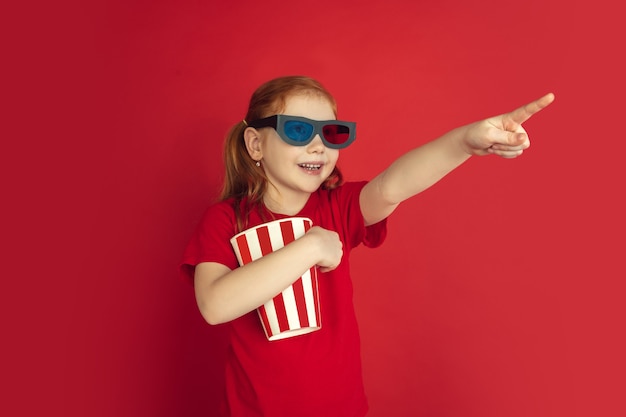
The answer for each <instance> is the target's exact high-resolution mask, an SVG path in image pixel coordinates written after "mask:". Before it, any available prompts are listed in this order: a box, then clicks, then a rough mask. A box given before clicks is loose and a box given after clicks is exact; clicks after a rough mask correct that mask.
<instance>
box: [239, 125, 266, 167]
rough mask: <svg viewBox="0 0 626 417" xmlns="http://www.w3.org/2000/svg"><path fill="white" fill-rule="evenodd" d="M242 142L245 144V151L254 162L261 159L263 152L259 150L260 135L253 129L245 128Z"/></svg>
mask: <svg viewBox="0 0 626 417" xmlns="http://www.w3.org/2000/svg"><path fill="white" fill-rule="evenodd" d="M243 140H244V142H245V143H246V149H247V150H248V154H249V155H250V158H252V159H253V160H255V161H260V160H261V159H263V151H262V150H261V141H262V138H261V134H260V133H259V131H258V130H256V129H255V128H253V127H247V128H246V130H244V131H243Z"/></svg>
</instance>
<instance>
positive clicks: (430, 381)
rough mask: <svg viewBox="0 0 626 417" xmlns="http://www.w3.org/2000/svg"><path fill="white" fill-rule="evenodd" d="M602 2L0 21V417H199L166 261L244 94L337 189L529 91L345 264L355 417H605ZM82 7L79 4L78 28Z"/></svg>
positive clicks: (144, 9) (609, 266)
mask: <svg viewBox="0 0 626 417" xmlns="http://www.w3.org/2000/svg"><path fill="white" fill-rule="evenodd" d="M617 3H618V2H617V1H613V2H611V1H609V0H598V1H595V2H593V4H589V3H588V2H582V1H568V2H560V1H557V0H541V1H540V0H535V1H526V2H523V3H522V2H502V1H492V0H487V1H485V0H481V1H459V0H456V1H455V0H442V1H408V0H407V1H399V0H388V1H384V2H378V1H372V2H362V1H344V2H341V1H336V0H335V1H328V0H320V1H317V2H315V3H311V4H304V3H299V2H279V1H275V0H268V1H263V2H258V1H233V2H228V3H227V2H217V1H169V0H163V1H124V2H122V1H107V2H104V1H99V2H75V3H72V2H62V3H59V2H46V3H45V4H38V5H35V4H29V3H25V2H22V3H20V5H19V6H18V5H13V6H7V9H6V10H5V12H3V20H5V21H4V22H3V24H2V25H1V27H2V29H1V30H2V33H1V35H2V38H3V44H4V46H3V50H4V53H3V54H4V61H5V63H4V64H3V69H2V79H3V91H4V92H3V95H4V99H3V101H4V102H5V106H6V108H5V109H4V111H3V116H2V118H3V119H4V121H3V123H2V125H3V128H2V131H3V132H4V133H3V134H2V136H3V139H2V143H3V151H2V152H1V154H2V160H3V162H2V164H1V165H2V166H1V167H0V169H1V170H2V178H3V179H2V184H3V185H2V188H3V194H4V195H5V197H4V201H5V203H4V204H3V215H2V223H3V224H2V230H3V241H5V249H4V251H3V255H2V264H1V266H2V277H3V282H4V283H5V284H4V288H5V290H3V298H5V300H4V301H3V303H2V309H3V312H2V323H3V324H2V327H3V333H4V336H3V343H2V344H3V345H4V346H3V351H4V353H3V355H2V358H3V365H2V368H3V380H5V382H6V383H7V384H8V385H9V388H8V390H5V392H4V394H3V395H5V396H6V397H5V398H3V399H2V402H1V404H2V405H0V409H6V410H10V412H9V413H8V414H7V413H6V412H4V411H3V412H2V414H3V415H12V416H17V415H40V414H44V415H63V416H210V415H212V410H213V409H214V408H215V404H216V401H217V399H218V398H219V395H220V389H221V379H220V378H221V367H222V358H223V352H224V342H223V335H224V329H223V327H220V326H218V327H210V326H209V325H208V324H206V323H204V322H203V320H202V318H201V317H200V314H199V313H198V311H197V308H196V306H195V301H194V298H193V293H192V289H191V288H190V287H189V286H187V285H185V284H183V283H182V282H181V281H180V280H179V279H178V277H177V264H178V262H179V260H180V257H181V255H182V251H183V249H184V246H185V244H186V242H187V240H188V239H189V237H190V235H191V233H192V231H193V229H194V227H195V225H196V223H197V221H198V220H199V218H200V215H201V214H202V212H203V210H204V209H205V207H206V206H207V205H208V204H210V202H211V201H212V200H213V198H215V196H216V194H217V191H218V188H219V184H220V181H221V175H222V163H221V156H220V148H221V143H222V140H223V137H224V134H225V132H226V130H227V129H228V128H229V127H230V126H231V125H232V124H234V123H236V122H237V121H238V120H240V119H241V118H242V117H243V115H244V113H245V110H246V105H247V100H248V98H249V96H250V94H251V93H252V91H253V90H254V89H255V88H256V87H257V86H258V85H259V84H260V83H262V82H264V81H266V80H268V79H269V78H272V77H275V76H280V75H286V74H306V75H310V76H313V77H315V78H318V79H319V80H321V81H322V82H323V83H324V84H325V85H326V86H327V87H328V88H329V89H330V91H331V92H333V93H334V95H335V96H336V98H337V101H338V103H339V116H340V118H343V119H348V120H355V121H358V123H359V136H358V139H357V142H355V144H354V145H353V146H352V147H351V148H349V149H347V150H345V151H342V155H341V158H340V161H339V163H340V166H341V168H342V169H343V171H344V173H345V174H346V176H347V178H348V179H370V178H372V177H373V176H374V175H375V174H376V173H378V172H379V171H380V170H382V169H384V168H385V167H386V165H387V164H389V163H390V162H391V161H392V160H393V159H394V158H395V157H397V156H399V155H400V154H402V153H403V152H405V151H407V150H409V149H411V148H412V147H415V146H418V145H420V144H421V143H424V142H426V141H428V140H430V139H433V138H435V137H436V136H438V135H439V134H441V133H443V132H445V131H446V130H449V129H451V128H453V127H456V126H458V125H461V124H464V123H468V122H471V121H474V120H477V119H480V118H484V117H487V116H491V115H495V114H498V113H501V112H505V111H508V110H512V109H513V108H515V107H516V106H518V105H521V104H523V103H525V102H527V101H530V100H532V99H534V98H536V97H538V96H540V95H542V94H544V93H546V92H549V91H553V92H554V93H556V96H557V100H556V102H555V103H554V104H553V105H552V106H551V107H550V108H548V109H546V110H545V111H544V112H543V113H541V114H539V115H537V116H536V117H535V118H533V119H531V120H530V121H529V122H528V123H527V124H526V125H525V126H526V128H527V130H528V131H529V133H530V135H531V140H532V144H533V146H532V147H531V149H530V150H529V151H528V152H527V153H526V154H524V156H523V157H522V158H519V159H517V160H513V161H505V160H501V159H498V158H495V157H485V158H476V159H472V160H470V161H469V162H468V163H466V164H465V165H463V166H462V167H460V168H459V169H458V170H457V171H455V172H454V173H452V174H451V175H450V176H449V177H447V178H446V179H444V180H443V181H442V182H441V183H440V184H438V185H436V186H435V187H434V188H432V189H430V190H428V191H426V192H425V193H423V194H421V195H420V196H418V197H416V198H414V199H412V200H410V201H409V202H406V203H405V204H404V205H403V206H401V207H400V208H399V209H398V211H397V212H396V213H395V214H394V216H393V217H392V218H391V221H390V224H389V237H388V240H387V242H386V243H385V245H384V246H383V247H381V248H380V249H377V250H369V249H365V248H359V249H357V250H356V251H355V253H354V256H353V272H354V278H355V286H356V295H355V300H356V301H355V302H356V308H357V313H358V316H359V318H360V323H361V328H362V339H363V360H364V368H365V370H364V372H365V383H366V389H367V392H368V394H369V398H370V403H371V413H370V416H372V417H394V416H398V417H404V416H424V417H425V416H445V417H448V416H450V417H452V416H464V417H471V416H481V417H489V416H494V417H495V416H530V415H532V416H534V417H542V416H591V415H602V416H605V417H609V416H623V415H625V414H626V407H625V406H624V403H623V395H624V392H625V388H626V381H625V377H624V375H625V371H626V366H625V365H626V364H625V360H624V351H626V343H625V341H624V322H625V320H624V319H625V316H626V314H625V308H624V302H623V299H624V293H625V291H624V289H625V288H624V284H623V281H624V277H626V273H625V272H626V268H625V267H624V247H625V245H624V232H625V231H626V230H625V221H624V212H625V203H624V198H623V196H624V179H625V177H626V175H625V173H624V169H623V166H624V164H623V158H624V151H625V150H626V147H625V146H624V133H623V120H624V116H623V108H624V106H623V97H624V93H625V91H624V81H623V74H624V73H625V68H624V63H623V44H624V39H626V36H625V33H624V28H623V22H622V18H621V16H622V14H621V13H620V12H619V11H618V9H617ZM86 4H89V6H86Z"/></svg>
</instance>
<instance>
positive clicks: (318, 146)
mask: <svg viewBox="0 0 626 417" xmlns="http://www.w3.org/2000/svg"><path fill="white" fill-rule="evenodd" d="M325 150H326V145H324V142H322V138H321V137H320V135H319V134H318V135H315V137H314V138H313V140H312V141H311V142H310V143H309V144H308V145H307V151H308V152H309V153H323V152H324V151H325Z"/></svg>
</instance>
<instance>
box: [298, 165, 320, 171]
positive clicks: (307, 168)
mask: <svg viewBox="0 0 626 417" xmlns="http://www.w3.org/2000/svg"><path fill="white" fill-rule="evenodd" d="M298 166H299V167H300V168H303V169H306V170H307V171H317V170H318V169H320V168H321V167H322V164H298Z"/></svg>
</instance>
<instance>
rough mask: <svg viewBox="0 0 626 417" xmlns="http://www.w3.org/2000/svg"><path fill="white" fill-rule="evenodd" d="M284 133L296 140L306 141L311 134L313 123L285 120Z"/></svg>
mask: <svg viewBox="0 0 626 417" xmlns="http://www.w3.org/2000/svg"><path fill="white" fill-rule="evenodd" d="M285 135H287V137H288V138H289V139H291V140H293V141H296V142H306V141H307V140H309V138H310V137H311V135H313V125H311V124H309V123H306V122H300V121H296V120H289V121H286V122H285Z"/></svg>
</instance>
